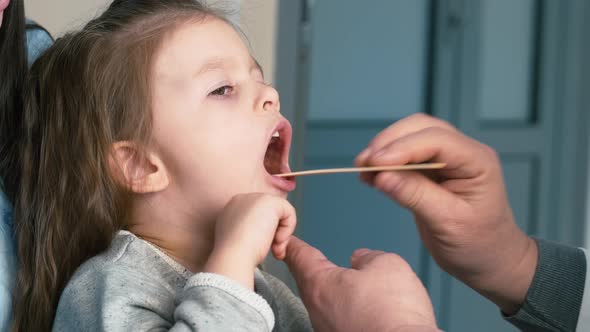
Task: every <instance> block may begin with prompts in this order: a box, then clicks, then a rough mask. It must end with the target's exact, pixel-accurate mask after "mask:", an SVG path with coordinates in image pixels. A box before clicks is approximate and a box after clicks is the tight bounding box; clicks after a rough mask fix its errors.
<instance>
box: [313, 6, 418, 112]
mask: <svg viewBox="0 0 590 332" xmlns="http://www.w3.org/2000/svg"><path fill="white" fill-rule="evenodd" d="M427 9H428V1H427V0H395V1H391V0H372V1H370V4H369V3H362V2H359V1H358V0H318V1H315V2H314V6H313V10H312V14H311V17H312V23H311V25H312V35H311V46H310V47H311V54H310V60H311V78H310V81H309V108H308V120H309V121H314V120H333V121H341V120H361V121H365V120H369V119H394V118H401V117H403V116H406V115H409V114H412V113H415V112H419V111H421V110H422V107H423V99H424V98H423V97H424V90H423V85H424V74H425V71H426V61H427V58H426V51H427V34H426V32H427V27H428V25H427V19H428V16H427V15H426V13H427Z"/></svg>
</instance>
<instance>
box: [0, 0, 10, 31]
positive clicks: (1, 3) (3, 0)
mask: <svg viewBox="0 0 590 332" xmlns="http://www.w3.org/2000/svg"><path fill="white" fill-rule="evenodd" d="M9 4H10V0H0V27H2V18H3V17H4V10H5V9H6V8H7V7H8V5H9Z"/></svg>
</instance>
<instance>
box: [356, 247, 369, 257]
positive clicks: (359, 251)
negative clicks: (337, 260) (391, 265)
mask: <svg viewBox="0 0 590 332" xmlns="http://www.w3.org/2000/svg"><path fill="white" fill-rule="evenodd" d="M370 251H371V250H370V249H367V248H361V249H357V250H355V251H354V252H353V253H352V256H353V257H356V256H362V255H364V254H366V253H368V252H370Z"/></svg>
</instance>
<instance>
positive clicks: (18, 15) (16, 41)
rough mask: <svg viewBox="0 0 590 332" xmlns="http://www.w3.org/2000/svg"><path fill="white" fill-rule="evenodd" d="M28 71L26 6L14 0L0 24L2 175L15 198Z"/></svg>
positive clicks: (9, 191)
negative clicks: (17, 148) (17, 145)
mask: <svg viewBox="0 0 590 332" xmlns="http://www.w3.org/2000/svg"><path fill="white" fill-rule="evenodd" d="M26 73H27V50H26V45H25V8H24V3H23V0H16V1H11V2H10V4H9V5H8V7H7V8H6V10H5V12H4V20H3V22H2V26H0V177H2V179H3V182H4V183H3V189H4V191H5V192H6V194H7V195H8V197H9V198H10V200H11V201H13V200H14V195H15V193H16V186H17V182H18V179H17V177H16V176H13V173H15V172H18V169H19V166H18V163H17V162H16V158H15V156H16V154H17V150H16V144H15V142H16V138H17V137H18V135H19V128H18V123H20V117H21V116H22V107H23V100H22V89H23V82H24V81H25V75H26Z"/></svg>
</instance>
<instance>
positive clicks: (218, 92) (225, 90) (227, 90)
mask: <svg viewBox="0 0 590 332" xmlns="http://www.w3.org/2000/svg"><path fill="white" fill-rule="evenodd" d="M233 91H234V87H233V86H229V85H224V86H222V87H220V88H217V89H215V90H213V91H211V93H209V95H211V96H227V95H230V94H231V93H232V92H233Z"/></svg>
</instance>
